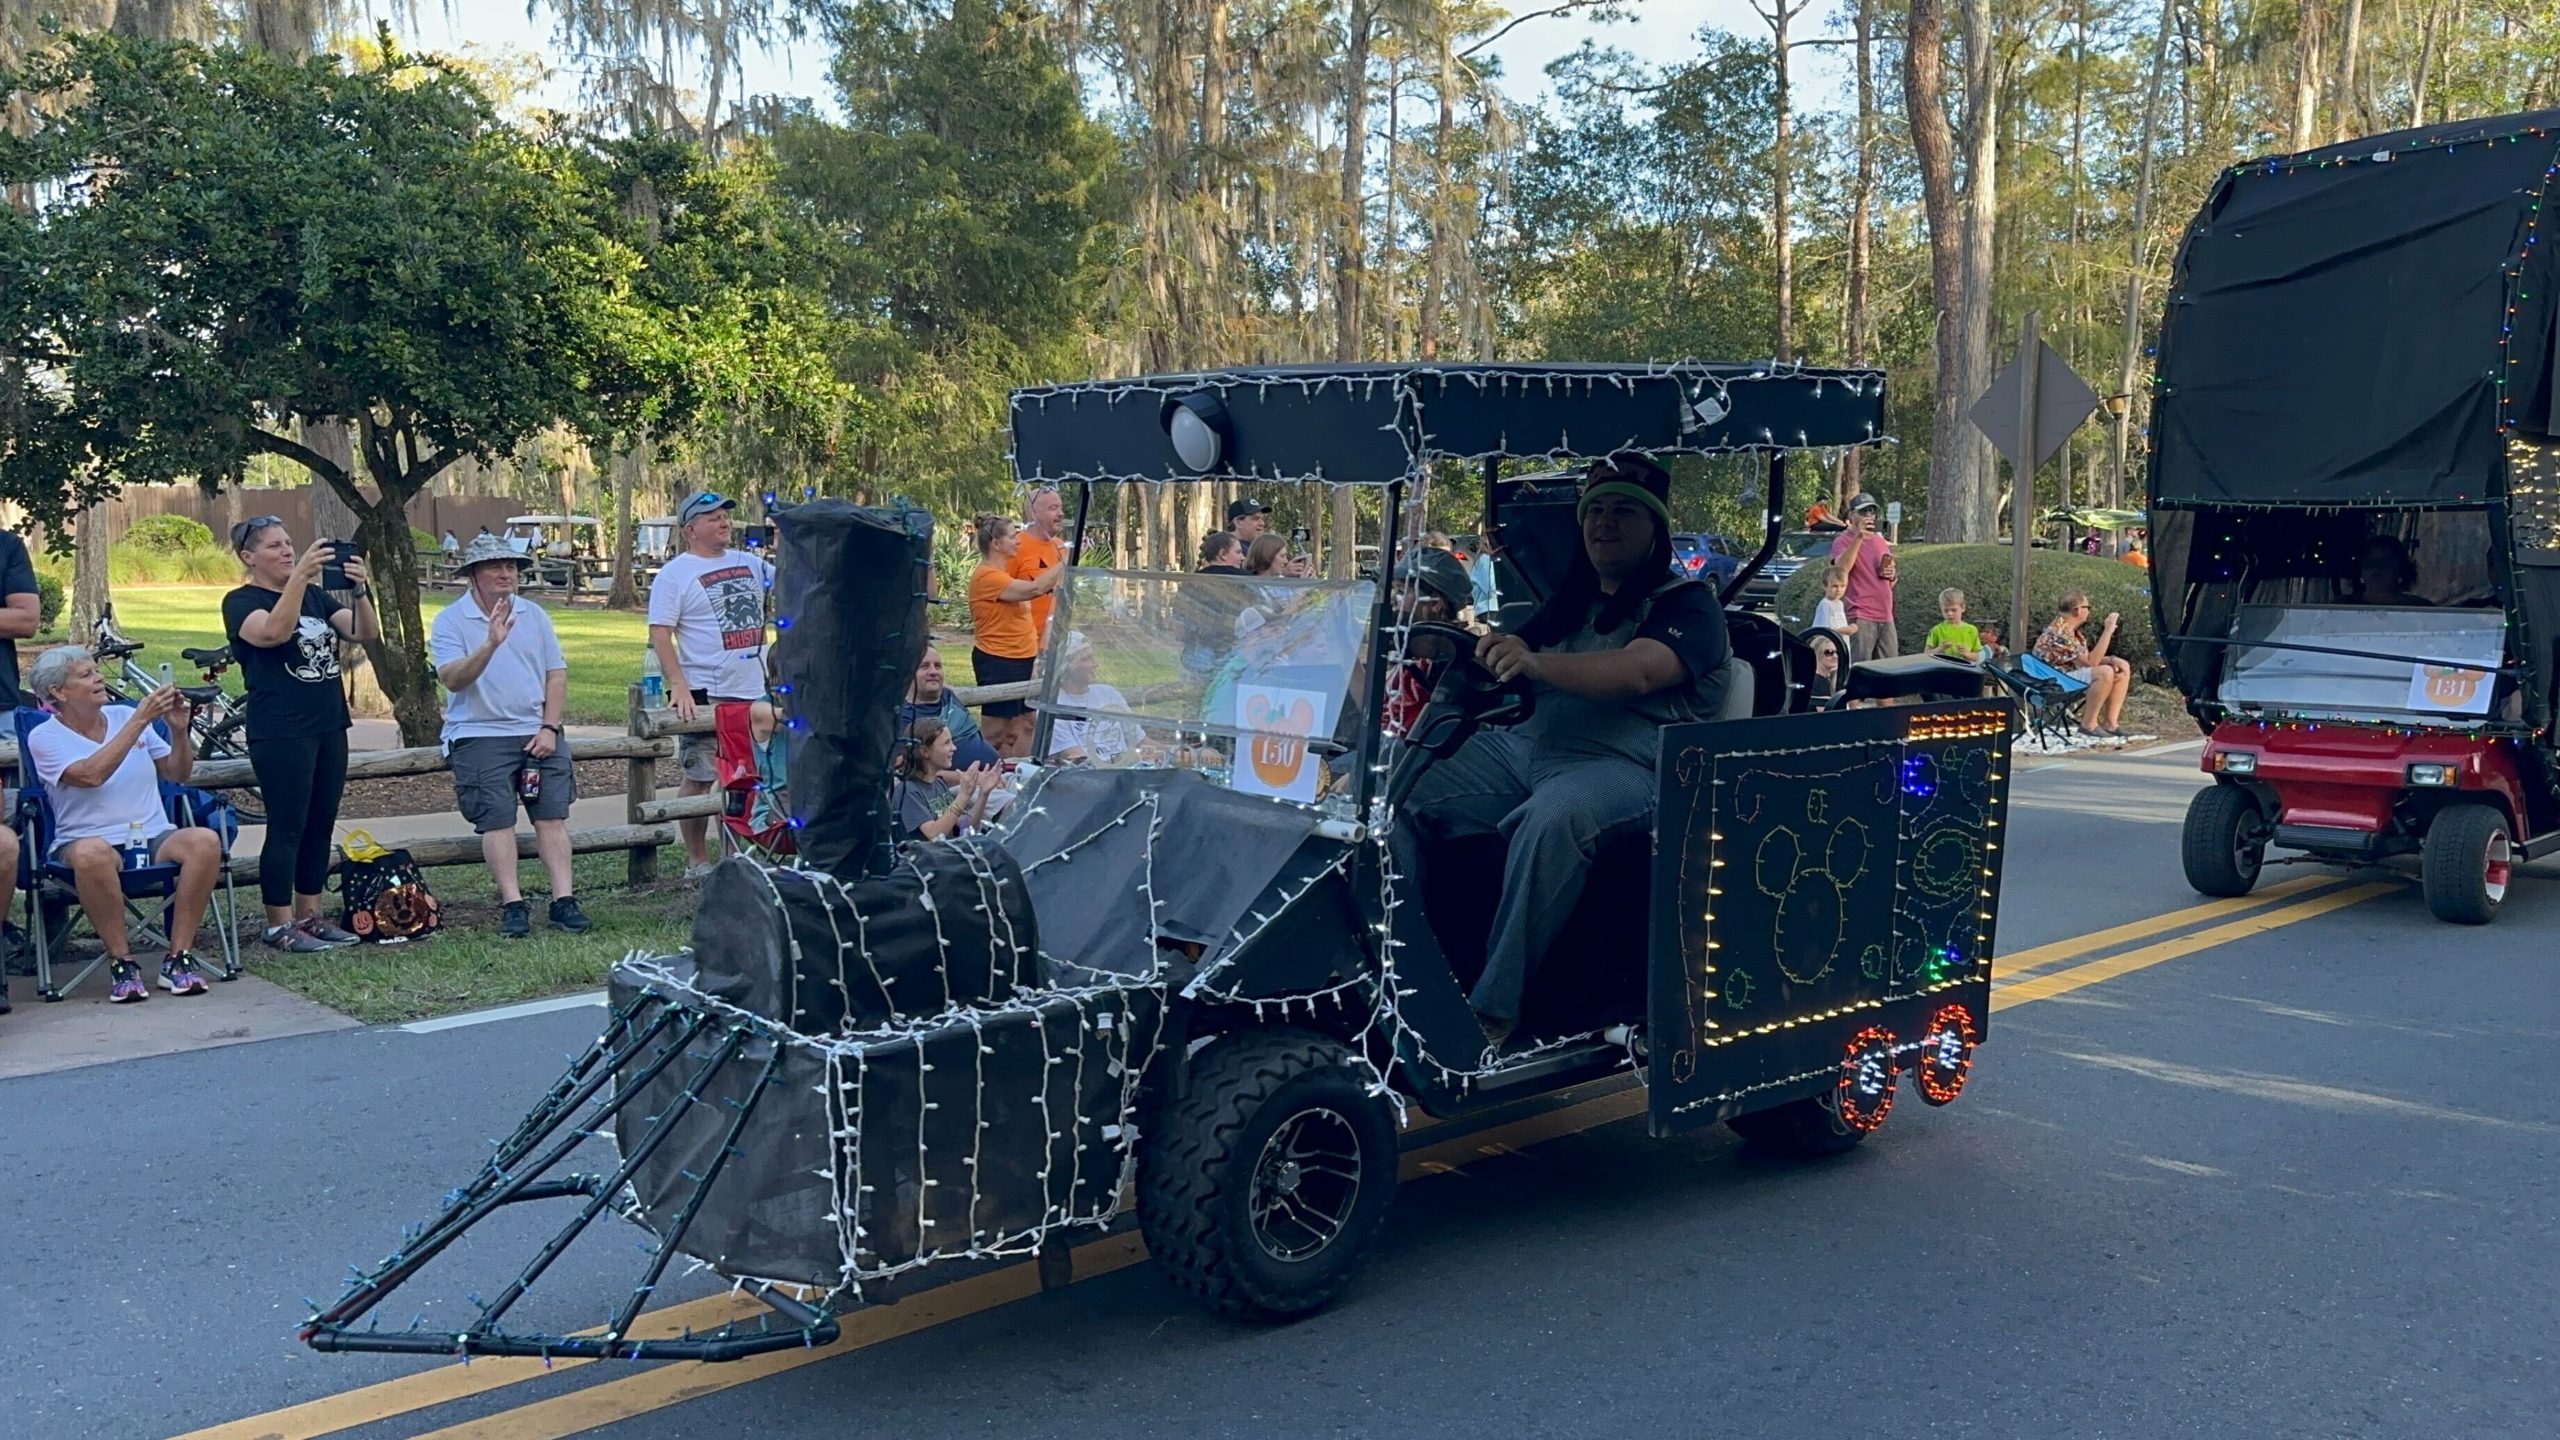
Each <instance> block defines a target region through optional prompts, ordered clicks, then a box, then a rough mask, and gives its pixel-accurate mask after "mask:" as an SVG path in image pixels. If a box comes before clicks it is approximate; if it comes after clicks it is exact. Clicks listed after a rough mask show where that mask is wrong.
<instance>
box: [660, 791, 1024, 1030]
mask: <svg viewBox="0 0 2560 1440" xmlns="http://www.w3.org/2000/svg"><path fill="white" fill-rule="evenodd" d="M1039 949H1040V933H1039V927H1038V925H1037V923H1036V922H1035V921H1034V920H1033V918H1032V904H1031V895H1030V892H1029V890H1028V889H1027V888H1026V887H1025V886H1024V884H1023V879H1022V872H1021V870H1020V868H1019V867H1017V866H1016V865H1015V864H1014V862H1013V858H1012V857H1011V856H1009V855H1007V854H1006V853H1005V852H1004V851H1003V850H1002V849H1001V848H999V847H997V846H996V845H995V844H993V843H992V842H989V841H987V840H984V839H969V840H960V841H948V842H943V843H938V844H932V845H910V846H907V847H905V848H904V849H903V850H901V851H900V852H899V853H898V857H897V861H896V868H894V869H893V870H891V871H890V872H889V873H888V874H886V875H878V876H870V877H863V878H857V879H853V880H843V881H840V880H837V879H836V878H834V877H833V876H830V875H826V874H822V873H820V872H818V871H815V870H781V869H776V868H774V867H772V866H769V865H766V864H763V863H761V862H759V861H757V860H754V859H750V858H748V857H745V856H737V857H733V858H731V859H728V860H724V861H722V862H721V863H720V865H719V867H718V868H716V869H714V870H713V871H712V872H711V874H710V875H708V876H706V877H704V879H703V882H702V896H701V901H700V903H699V905H698V907H697V908H696V909H695V911H694V917H693V954H694V962H695V964H696V965H697V966H698V967H699V969H700V978H699V981H698V983H699V984H700V985H701V987H702V989H703V991H704V992H705V993H707V994H710V995H714V996H717V997H718V998H720V999H722V1000H726V1001H728V1002H729V1003H730V1004H732V1005H735V1006H737V1007H738V1008H739V1009H741V1010H745V1011H748V1012H750V1013H752V1014H756V1015H761V1016H763V1017H765V1018H766V1019H768V1020H776V1021H779V1022H781V1023H782V1024H784V1025H788V1026H790V1027H791V1028H792V1029H794V1030H796V1031H799V1032H800V1033H801V1034H803V1035H832V1034H837V1033H840V1032H842V1031H846V1030H864V1029H869V1028H872V1027H874V1026H878V1025H881V1024H885V1023H887V1022H888V1021H890V1020H892V1019H899V1018H911V1017H917V1016H927V1015H935V1014H939V1013H941V1012H942V1011H943V1010H946V1009H948V1008H950V1007H951V1006H953V1005H973V1004H993V1003H1001V1002H1003V1001H1005V1000H1007V999H1010V998H1011V997H1012V995H1013V993H1014V991H1015V989H1016V988H1017V987H1019V986H1022V985H1026V984H1030V983H1032V982H1033V980H1034V979H1035V974H1036V966H1037V963H1038V962H1037V960H1036V959H1035V957H1036V956H1037V955H1038V954H1039Z"/></svg>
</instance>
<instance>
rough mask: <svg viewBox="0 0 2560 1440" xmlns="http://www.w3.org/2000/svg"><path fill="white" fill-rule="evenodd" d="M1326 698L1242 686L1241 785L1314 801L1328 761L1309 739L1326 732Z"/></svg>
mask: <svg viewBox="0 0 2560 1440" xmlns="http://www.w3.org/2000/svg"><path fill="white" fill-rule="evenodd" d="M1326 699H1327V697H1325V696H1324V695H1321V694H1319V693H1317V692H1316V691H1313V690H1293V689H1287V688H1284V687H1282V686H1277V685H1254V684H1243V685H1238V686H1237V687H1236V716H1237V719H1238V720H1239V721H1240V722H1241V728H1242V729H1243V730H1244V731H1245V732H1246V733H1245V734H1243V735H1239V736H1238V737H1236V747H1237V752H1236V763H1235V772H1234V775H1235V779H1234V786H1235V788H1236V789H1238V790H1242V791H1244V792H1246V793H1247V794H1251V795H1273V796H1277V797H1279V798H1280V799H1283V800H1295V801H1298V802H1300V803H1301V804H1308V803H1312V802H1313V801H1314V800H1315V798H1316V781H1317V779H1318V772H1319V771H1320V770H1321V769H1322V768H1323V765H1324V761H1323V759H1322V757H1320V756H1318V755H1317V754H1316V753H1315V750H1314V749H1313V748H1312V747H1310V746H1309V745H1308V744H1307V740H1308V738H1309V737H1310V736H1313V735H1316V734H1318V733H1320V730H1321V727H1322V722H1323V720H1324V712H1325V709H1326Z"/></svg>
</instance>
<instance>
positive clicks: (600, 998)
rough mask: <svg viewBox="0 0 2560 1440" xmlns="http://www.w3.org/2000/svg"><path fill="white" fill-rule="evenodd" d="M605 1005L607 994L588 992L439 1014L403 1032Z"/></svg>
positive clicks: (427, 1031) (415, 1022)
mask: <svg viewBox="0 0 2560 1440" xmlns="http://www.w3.org/2000/svg"><path fill="white" fill-rule="evenodd" d="M603 1004H604V992H603V991H601V990H589V991H587V992H586V993H585V994H582V995H555V996H553V997H552V998H550V999H548V1000H527V1001H526V1002H524V1003H523V1004H521V1005H501V1006H499V1007H497V1008H496V1009H494V1010H471V1011H466V1012H464V1013H463V1014H460V1015H439V1016H437V1017H436V1018H435V1019H433V1020H413V1021H411V1022H410V1023H408V1024H406V1025H403V1026H401V1027H400V1029H401V1030H402V1031H403V1032H405V1033H407V1034H410V1035H432V1034H434V1033H435V1032H437V1031H438V1030H459V1029H461V1028H462V1027H463V1026H465V1025H487V1024H490V1023H492V1022H494V1021H498V1020H521V1019H523V1018H524V1017H525V1016H527V1015H548V1014H550V1013H551V1012H553V1011H554V1010H575V1009H578V1008H579V1007H581V1006H585V1005H595V1006H602V1005H603Z"/></svg>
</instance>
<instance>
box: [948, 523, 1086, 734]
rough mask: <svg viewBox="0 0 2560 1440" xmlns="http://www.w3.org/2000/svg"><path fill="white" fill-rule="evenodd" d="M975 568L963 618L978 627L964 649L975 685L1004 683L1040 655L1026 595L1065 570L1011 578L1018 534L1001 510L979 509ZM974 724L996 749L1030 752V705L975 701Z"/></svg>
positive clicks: (1050, 584)
mask: <svg viewBox="0 0 2560 1440" xmlns="http://www.w3.org/2000/svg"><path fill="white" fill-rule="evenodd" d="M975 529H976V531H977V536H978V569H977V573H976V574H973V575H971V576H970V577H969V618H970V620H971V621H972V622H973V623H975V624H976V626H977V629H978V634H977V639H976V641H975V643H974V644H973V645H972V646H971V648H970V651H969V664H970V668H971V669H972V670H974V671H976V676H975V678H976V680H977V683H979V684H981V685H1009V684H1012V683H1014V682H1016V681H1023V680H1028V679H1030V678H1031V669H1032V663H1033V662H1034V661H1036V660H1038V659H1039V658H1040V633H1039V631H1038V630H1037V629H1035V628H1034V627H1033V625H1032V621H1031V601H1032V598H1033V597H1034V596H1039V595H1046V594H1048V593H1050V592H1051V591H1053V590H1056V589H1057V588H1058V580H1059V577H1061V576H1063V575H1065V574H1066V573H1067V568H1066V567H1065V566H1063V565H1060V566H1057V567H1055V568H1053V569H1051V570H1049V571H1047V572H1045V573H1044V574H1042V575H1041V576H1040V577H1039V578H1038V579H1035V580H1017V579H1015V578H1014V577H1013V576H1012V575H1011V574H1010V573H1008V572H1007V570H1006V567H1007V566H1009V565H1011V564H1012V563H1013V557H1014V552H1015V551H1016V550H1017V549H1018V548H1019V545H1020V539H1021V537H1020V536H1019V535H1018V534H1016V533H1015V529H1014V523H1013V522H1012V521H1011V520H1008V519H1006V518H1005V517H1003V516H1001V515H980V516H979V517H978V518H977V522H976V525H975ZM978 714H979V715H980V717H981V720H982V723H981V724H980V727H979V728H981V729H982V730H984V731H985V732H986V736H987V743H989V744H991V745H993V746H995V747H996V753H997V754H999V755H1010V756H1015V757H1020V756H1024V755H1028V754H1030V753H1031V730H1032V725H1033V720H1032V715H1031V707H1030V706H1029V705H1028V704H1026V703H1025V702H1023V701H1020V700H995V701H990V702H988V703H987V704H985V705H983V706H980V707H979V710H978Z"/></svg>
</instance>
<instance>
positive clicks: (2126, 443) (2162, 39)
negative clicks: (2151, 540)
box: [2107, 0, 2178, 505]
mask: <svg viewBox="0 0 2560 1440" xmlns="http://www.w3.org/2000/svg"><path fill="white" fill-rule="evenodd" d="M2177 23H2178V0H2160V32H2159V34H2158V35H2156V36H2155V37H2153V39H2152V42H2151V78H2150V79H2149V80H2147V81H2145V82H2144V83H2143V88H2142V139H2141V142H2140V145H2139V148H2140V150H2141V152H2142V169H2141V171H2140V173H2139V175H2138V176H2137V177H2136V178H2135V181H2134V187H2133V255H2132V263H2131V264H2129V265H2128V266H2126V268H2125V280H2124V344H2123V346H2122V348H2121V349H2119V350H2118V352H2117V357H2116V394H2117V395H2118V396H2119V397H2121V398H2120V399H2119V401H2118V403H2120V404H2121V405H2122V406H2123V407H2124V408H2123V409H2121V410H2118V411H2117V412H2116V433H2115V447H2114V449H2115V455H2114V462H2115V463H2114V465H2113V466H2112V467H2111V469H2110V470H2109V472H2108V476H2107V503H2108V504H2110V505H2122V504H2123V503H2124V491H2125V483H2124V482H2125V473H2124V472H2125V466H2126V464H2127V463H2128V460H2129V456H2130V453H2131V450H2132V446H2133V394H2132V392H2133V377H2134V369H2135V367H2136V366H2138V365H2139V364H2141V362H2142V270H2143V266H2144V265H2145V264H2146V263H2148V262H2147V260H2146V258H2145V257H2146V255H2147V253H2148V251H2149V249H2150V239H2151V234H2150V227H2151V186H2152V179H2153V176H2154V175H2155V174H2156V173H2157V171H2158V167H2159V161H2158V150H2159V144H2158V140H2159V130H2160V82H2161V79H2162V78H2163V77H2164V76H2166V75H2167V74H2168V73H2169V30H2170V27H2171V26H2173V25H2175V24H2177Z"/></svg>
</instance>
